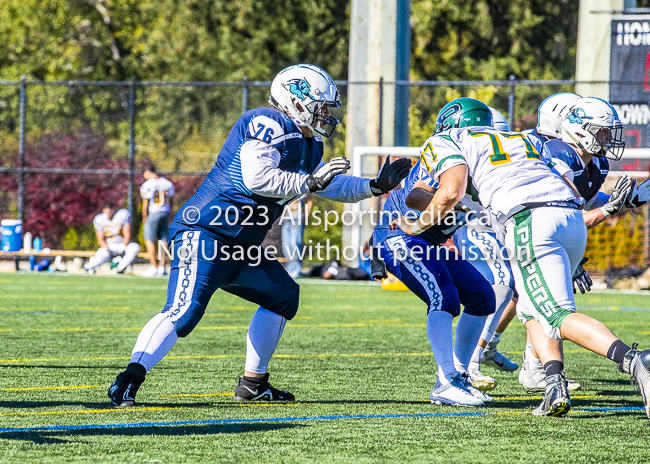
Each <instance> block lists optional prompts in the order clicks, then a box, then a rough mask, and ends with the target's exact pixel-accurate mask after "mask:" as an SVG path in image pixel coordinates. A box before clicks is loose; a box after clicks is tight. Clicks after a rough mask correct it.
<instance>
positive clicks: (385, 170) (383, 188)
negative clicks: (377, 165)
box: [370, 155, 411, 197]
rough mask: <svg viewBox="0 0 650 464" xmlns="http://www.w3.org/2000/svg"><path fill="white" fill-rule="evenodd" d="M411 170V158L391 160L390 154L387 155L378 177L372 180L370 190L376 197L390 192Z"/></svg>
mask: <svg viewBox="0 0 650 464" xmlns="http://www.w3.org/2000/svg"><path fill="white" fill-rule="evenodd" d="M410 170H411V160H409V159H408V158H400V159H398V160H397V161H394V162H392V163H391V162H390V155H389V156H387V157H386V162H385V163H384V166H383V167H382V168H381V172H380V173H379V175H378V176H377V178H376V179H373V180H371V181H370V190H371V191H372V194H373V195H374V196H376V197H378V196H379V195H383V194H384V193H388V192H390V191H391V190H393V189H394V188H395V187H397V186H398V185H399V184H400V182H402V180H404V178H405V177H406V176H408V175H409V171H410Z"/></svg>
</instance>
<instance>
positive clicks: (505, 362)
mask: <svg viewBox="0 0 650 464" xmlns="http://www.w3.org/2000/svg"><path fill="white" fill-rule="evenodd" d="M481 364H484V365H486V366H489V367H493V368H495V369H496V370H498V371H502V372H514V371H516V370H517V369H519V364H517V363H516V362H514V361H510V360H509V359H508V358H506V357H505V356H504V355H502V354H501V353H499V352H498V351H497V349H496V348H494V349H492V350H489V351H485V352H484V353H483V361H481Z"/></svg>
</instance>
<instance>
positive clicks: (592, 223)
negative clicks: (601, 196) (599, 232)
mask: <svg viewBox="0 0 650 464" xmlns="http://www.w3.org/2000/svg"><path fill="white" fill-rule="evenodd" d="M633 188H634V183H633V182H632V180H631V179H630V178H629V177H628V176H623V177H621V178H620V179H619V180H618V181H617V182H616V186H615V187H614V191H613V192H612V194H611V195H610V197H609V201H608V202H607V203H605V205H603V206H602V207H600V208H596V209H593V210H591V211H586V212H584V213H583V214H582V216H583V218H584V220H585V225H586V226H587V229H591V228H593V227H596V226H597V225H598V224H600V223H602V222H603V221H605V219H607V218H608V217H610V216H612V215H614V214H616V213H619V212H620V211H621V210H623V208H625V205H626V203H627V202H628V200H629V198H630V195H631V194H632V191H633Z"/></svg>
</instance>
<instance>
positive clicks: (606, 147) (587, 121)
mask: <svg viewBox="0 0 650 464" xmlns="http://www.w3.org/2000/svg"><path fill="white" fill-rule="evenodd" d="M561 119H562V124H561V126H562V140H563V141H564V142H566V143H570V144H572V145H575V146H577V147H578V148H581V149H583V150H585V151H587V152H588V153H591V154H592V155H594V156H600V157H604V158H609V159H613V160H618V159H620V158H621V156H623V150H624V149H625V142H623V124H622V123H621V121H620V120H619V119H618V114H616V110H615V109H614V107H613V106H612V105H611V104H609V102H606V101H605V100H601V99H600V98H595V97H586V98H580V99H579V100H576V101H574V102H573V103H571V104H570V105H568V106H567V107H566V108H564V110H562V114H561Z"/></svg>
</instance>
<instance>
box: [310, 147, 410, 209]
mask: <svg viewBox="0 0 650 464" xmlns="http://www.w3.org/2000/svg"><path fill="white" fill-rule="evenodd" d="M335 159H336V158H335ZM332 161H333V160H332ZM330 162H331V161H330ZM410 169H411V161H410V160H408V159H407V158H401V159H398V160H397V161H393V162H392V163H391V162H390V157H386V162H385V163H384V166H383V167H382V170H381V172H380V173H379V175H378V176H377V178H376V179H372V180H370V179H366V178H363V177H354V176H337V177H336V178H334V180H332V182H331V183H330V184H329V185H328V186H327V187H326V188H325V189H323V190H321V191H317V192H315V193H316V195H318V196H319V197H323V198H328V199H330V200H334V201H340V202H343V203H356V202H357V201H361V200H365V199H366V198H370V197H372V196H379V195H383V194H384V193H388V192H390V191H391V190H392V189H394V188H395V187H397V186H398V185H399V184H400V182H402V180H404V178H405V177H406V176H408V173H409V171H410ZM319 170H320V168H319ZM317 172H318V171H317Z"/></svg>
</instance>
